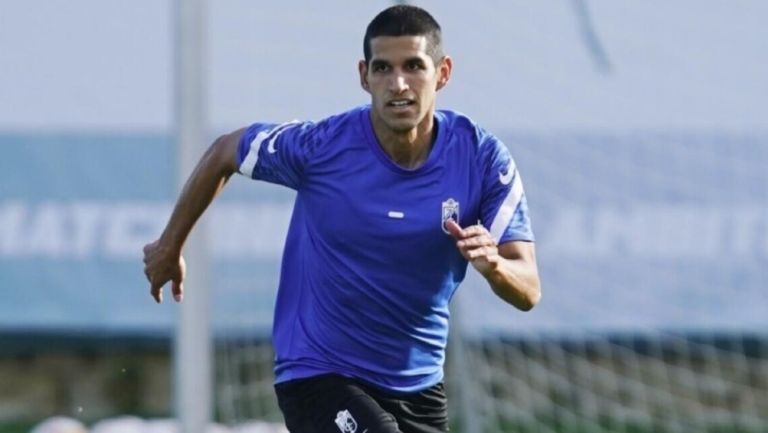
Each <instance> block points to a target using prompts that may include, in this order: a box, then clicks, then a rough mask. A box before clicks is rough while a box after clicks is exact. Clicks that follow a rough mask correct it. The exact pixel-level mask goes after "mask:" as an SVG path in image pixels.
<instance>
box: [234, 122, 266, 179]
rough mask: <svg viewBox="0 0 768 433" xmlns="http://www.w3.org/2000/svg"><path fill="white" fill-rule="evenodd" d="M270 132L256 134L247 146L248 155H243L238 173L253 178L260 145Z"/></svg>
mask: <svg viewBox="0 0 768 433" xmlns="http://www.w3.org/2000/svg"><path fill="white" fill-rule="evenodd" d="M270 132H272V131H261V132H259V133H258V134H256V137H255V138H254V139H253V141H251V144H250V146H248V154H247V155H245V158H244V159H243V163H242V164H240V173H242V174H244V175H245V176H248V177H253V169H254V167H256V162H258V160H259V150H260V149H261V143H262V142H264V139H265V138H267V137H269V133H270Z"/></svg>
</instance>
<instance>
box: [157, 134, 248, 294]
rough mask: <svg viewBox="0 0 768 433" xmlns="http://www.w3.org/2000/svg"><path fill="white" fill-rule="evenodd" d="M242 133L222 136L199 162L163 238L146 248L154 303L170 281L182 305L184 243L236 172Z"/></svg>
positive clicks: (179, 199) (180, 196)
mask: <svg viewBox="0 0 768 433" xmlns="http://www.w3.org/2000/svg"><path fill="white" fill-rule="evenodd" d="M243 131H244V130H243V129H240V130H237V131H235V132H232V133H230V134H226V135H222V136H221V137H219V138H218V139H217V140H216V141H214V142H213V144H211V146H210V147H209V148H208V150H207V151H206V152H205V154H204V155H203V157H202V158H201V159H200V162H198V164H197V166H196V167H195V169H194V171H193V172H192V174H191V175H190V176H189V179H187V182H186V183H185V184H184V188H183V189H182V191H181V194H180V195H179V198H178V200H177V201H176V206H175V207H174V209H173V213H172V214H171V218H170V219H169V221H168V224H167V225H166V226H165V230H164V231H163V233H162V235H160V238H159V239H157V240H156V241H154V242H152V243H149V244H147V245H146V246H144V264H145V266H144V274H145V275H146V276H147V280H149V282H150V292H151V293H152V297H153V298H155V301H156V302H158V303H160V302H162V300H163V294H162V287H163V285H165V284H166V283H167V282H168V281H171V282H172V284H171V290H172V292H173V295H174V299H176V301H177V302H180V301H181V299H182V294H183V286H182V284H183V281H184V275H185V267H186V265H185V263H184V258H183V257H182V255H181V252H182V249H183V248H184V243H185V242H186V240H187V237H188V236H189V233H190V232H191V231H192V227H193V226H194V225H195V223H196V222H197V220H198V219H199V218H200V216H201V215H202V214H203V212H204V211H205V209H206V208H207V207H208V205H209V204H211V202H212V201H213V199H214V198H215V197H216V195H218V193H219V192H220V191H221V189H222V188H223V187H224V185H225V184H226V183H227V180H229V177H230V176H231V175H232V174H233V173H235V172H236V171H237V163H236V154H237V147H238V144H239V141H240V136H241V135H242V134H243Z"/></svg>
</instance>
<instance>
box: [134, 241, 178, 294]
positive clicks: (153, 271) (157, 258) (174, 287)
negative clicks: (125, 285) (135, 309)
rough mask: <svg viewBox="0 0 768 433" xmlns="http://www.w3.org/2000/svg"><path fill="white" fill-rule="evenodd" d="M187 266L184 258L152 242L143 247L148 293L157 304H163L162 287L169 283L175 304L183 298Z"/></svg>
mask: <svg viewBox="0 0 768 433" xmlns="http://www.w3.org/2000/svg"><path fill="white" fill-rule="evenodd" d="M186 273H187V264H186V262H184V257H183V256H182V255H181V254H179V253H178V252H175V251H173V250H171V249H170V248H167V247H165V246H163V245H161V244H160V241H154V242H152V243H149V244H147V245H145V246H144V275H146V276H147V280H149V284H150V293H152V297H153V298H155V302H157V303H158V304H159V303H161V302H163V286H164V285H165V283H167V282H168V281H171V292H173V299H175V300H176V302H181V301H182V299H183V297H184V286H183V283H184V277H185V275H186Z"/></svg>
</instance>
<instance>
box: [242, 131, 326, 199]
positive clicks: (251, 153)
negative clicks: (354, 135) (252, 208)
mask: <svg viewBox="0 0 768 433" xmlns="http://www.w3.org/2000/svg"><path fill="white" fill-rule="evenodd" d="M320 138H321V137H320V131H318V128H317V127H316V124H314V123H312V122H299V121H297V120H294V121H291V122H287V123H282V124H274V123H255V124H253V125H251V126H250V127H248V128H247V129H246V130H245V132H244V133H243V135H242V136H241V138H240V144H239V146H238V152H237V166H238V172H239V173H240V174H242V175H243V176H248V177H250V178H251V179H257V180H263V181H266V182H270V183H276V184H279V185H284V186H287V187H289V188H292V189H298V188H299V187H300V186H301V183H302V181H303V179H304V173H305V168H306V164H307V161H308V160H309V154H310V153H311V152H312V150H313V149H314V147H315V146H316V144H317V142H318V140H320Z"/></svg>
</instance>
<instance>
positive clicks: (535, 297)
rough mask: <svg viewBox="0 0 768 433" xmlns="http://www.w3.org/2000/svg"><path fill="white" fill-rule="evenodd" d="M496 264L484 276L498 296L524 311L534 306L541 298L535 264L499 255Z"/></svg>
mask: <svg viewBox="0 0 768 433" xmlns="http://www.w3.org/2000/svg"><path fill="white" fill-rule="evenodd" d="M498 259H499V260H498V262H497V263H496V266H494V267H492V268H491V269H490V270H489V271H488V272H487V273H485V274H484V275H483V276H484V277H485V279H486V281H488V284H489V285H490V286H491V289H493V292H494V293H496V295H497V296H498V297H500V298H501V299H503V300H504V301H506V302H507V303H509V304H511V305H513V306H515V307H516V308H518V309H520V310H522V311H528V310H530V309H531V308H533V307H534V306H535V305H536V304H537V303H538V302H539V300H540V299H541V287H540V282H539V276H538V271H537V270H536V266H535V264H531V263H529V262H526V261H523V260H519V259H517V260H510V259H505V258H503V257H498Z"/></svg>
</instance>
